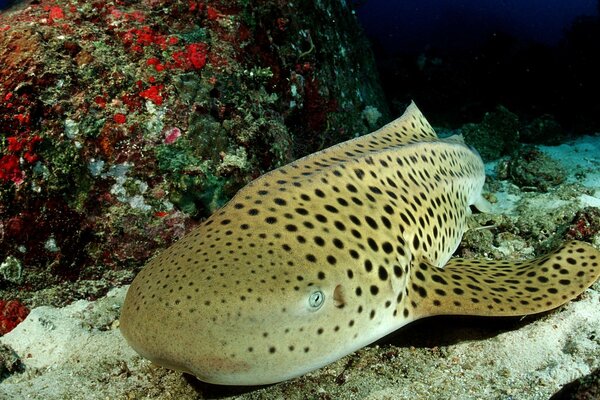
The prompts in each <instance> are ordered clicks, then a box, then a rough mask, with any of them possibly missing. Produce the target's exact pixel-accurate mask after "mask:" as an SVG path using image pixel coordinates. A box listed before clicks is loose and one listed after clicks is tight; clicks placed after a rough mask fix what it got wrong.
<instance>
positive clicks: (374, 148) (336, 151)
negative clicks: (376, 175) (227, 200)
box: [252, 102, 439, 185]
mask: <svg viewBox="0 0 600 400" xmlns="http://www.w3.org/2000/svg"><path fill="white" fill-rule="evenodd" d="M437 140H439V139H438V136H437V134H436V133H435V131H434V130H433V128H432V127H431V125H430V124H429V122H427V120H426V119H425V117H424V116H423V114H422V113H421V111H420V110H419V109H418V108H417V106H416V104H415V103H414V102H411V104H410V105H409V106H408V107H407V108H406V111H404V114H402V116H401V117H399V118H397V119H395V120H394V121H392V122H390V123H388V124H387V125H384V126H383V127H381V128H380V129H378V130H376V131H374V132H372V133H369V134H367V135H364V136H361V137H358V138H356V139H351V140H348V141H346V142H343V143H340V144H337V145H335V146H332V147H329V148H327V149H325V150H322V151H319V152H316V153H313V154H310V155H308V156H306V157H303V158H300V159H298V160H296V161H294V162H292V163H290V164H288V165H285V166H283V167H280V168H278V169H276V170H274V171H271V172H269V173H267V174H265V175H263V176H261V177H260V178H259V179H257V180H255V181H254V182H252V184H253V185H254V184H256V183H257V182H259V181H261V180H262V179H264V178H265V177H267V176H272V175H273V174H280V175H282V176H283V175H286V176H287V178H288V179H289V178H299V177H302V176H303V175H306V174H307V172H306V171H305V170H304V167H305V166H306V165H316V166H317V167H322V168H324V167H329V166H332V165H335V164H340V163H343V162H346V161H351V160H354V159H356V158H358V157H364V156H367V155H369V154H374V153H377V152H380V151H382V150H385V149H390V148H394V147H399V146H403V145H407V144H411V143H419V142H431V141H437ZM282 179H283V178H282Z"/></svg>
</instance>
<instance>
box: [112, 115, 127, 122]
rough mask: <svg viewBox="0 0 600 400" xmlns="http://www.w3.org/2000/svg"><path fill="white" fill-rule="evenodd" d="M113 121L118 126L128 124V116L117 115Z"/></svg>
mask: <svg viewBox="0 0 600 400" xmlns="http://www.w3.org/2000/svg"><path fill="white" fill-rule="evenodd" d="M113 121H115V122H116V123H117V124H124V123H125V122H127V116H126V115H125V114H122V113H116V114H115V115H114V116H113Z"/></svg>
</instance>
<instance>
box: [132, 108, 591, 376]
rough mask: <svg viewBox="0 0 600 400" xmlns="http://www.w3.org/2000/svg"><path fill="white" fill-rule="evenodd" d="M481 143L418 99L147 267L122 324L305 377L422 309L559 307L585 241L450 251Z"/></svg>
mask: <svg viewBox="0 0 600 400" xmlns="http://www.w3.org/2000/svg"><path fill="white" fill-rule="evenodd" d="M484 180H485V174H484V166H483V163H482V161H481V159H480V157H479V155H478V154H477V153H476V152H474V151H472V150H471V149H470V148H469V147H468V146H466V145H465V144H463V143H462V141H461V140H457V139H446V140H442V139H439V138H438V137H437V135H436V134H435V132H434V130H433V129H432V128H431V126H430V125H429V124H428V122H427V121H426V120H425V118H424V117H423V116H422V115H421V113H420V112H419V110H418V109H417V107H416V106H415V105H414V104H411V105H410V106H409V107H408V109H407V110H406V112H405V113H404V115H403V116H402V117H400V118H399V119H397V120H396V121H393V122H391V123H390V124H388V125H386V126H384V127H383V128H381V129H380V130H378V131H375V132H373V133H371V134H369V135H366V136H363V137H360V138H358V139H355V140H351V141H348V142H345V143H342V144H340V145H337V146H334V147H331V148H329V149H326V150H324V151H321V152H319V153H316V154H312V155H310V156H307V157H305V158H303V159H300V160H298V161H295V162H293V163H291V164H289V165H286V166H284V167H281V168H279V169H277V170H275V171H272V172H270V173H268V174H266V175H264V176H262V177H260V178H259V179H257V180H256V181H254V182H252V183H250V184H249V185H247V186H246V187H245V188H243V189H242V190H240V191H239V193H238V194H237V195H236V196H235V197H234V198H233V199H232V200H231V201H230V202H229V203H228V204H227V205H226V206H225V207H223V208H222V209H221V210H219V211H217V212H216V213H215V214H214V215H212V216H211V217H210V218H209V219H207V220H206V221H205V222H204V223H202V224H201V225H200V226H199V227H198V228H196V229H195V230H194V231H192V232H190V233H189V234H188V235H187V236H186V237H184V238H183V239H182V240H180V241H179V242H177V243H175V244H174V245H173V246H171V247H170V248H169V249H167V250H166V251H164V252H162V253H161V254H160V255H158V256H157V257H155V258H154V259H152V260H151V261H150V262H149V263H148V265H147V266H146V267H145V268H144V269H143V270H142V271H141V272H140V274H139V275H138V276H137V277H136V278H135V280H134V281H133V283H132V285H131V287H130V289H129V292H128V294H127V298H126V300H125V304H124V306H123V311H122V316H121V330H122V332H123V335H124V336H125V338H126V339H127V340H128V342H129V343H130V344H131V346H132V347H133V348H134V349H135V350H136V351H137V352H138V353H140V354H141V355H142V356H144V357H146V358H148V359H150V360H152V361H154V362H156V363H158V364H160V365H163V366H165V367H167V368H172V369H176V370H181V371H186V372H189V373H191V374H194V375H196V376H197V377H198V378H199V379H201V380H203V381H206V382H211V383H217V384H228V385H255V384H267V383H273V382H278V381H282V380H286V379H289V378H293V377H296V376H299V375H301V374H303V373H305V372H308V371H311V370H314V369H316V368H319V367H321V366H324V365H326V364H328V363H330V362H332V361H334V360H336V359H338V358H340V357H342V356H344V355H346V354H349V353H352V352H353V351H355V350H357V349H359V348H361V347H363V346H365V345H367V344H369V343H371V342H373V341H375V340H377V339H378V338H381V337H382V336H384V335H386V334H388V333H390V332H392V331H394V330H396V329H398V328H400V327H402V326H403V325H406V324H407V323H409V322H411V321H414V320H416V319H419V318H423V317H426V316H431V315H441V314H462V315H487V316H495V315H498V316H509V315H524V314H532V313H537V312H541V311H546V310H549V309H552V308H555V307H557V306H559V305H561V304H563V303H565V302H567V301H569V300H570V299H572V298H574V297H576V296H577V295H578V294H580V293H581V292H582V291H583V290H585V289H586V288H587V287H589V286H590V285H591V284H592V283H593V282H594V281H595V280H596V279H597V278H598V275H599V274H600V267H599V261H600V260H599V258H600V252H598V251H597V250H596V249H594V248H593V247H592V246H590V245H588V244H585V243H582V242H571V243H567V244H565V245H564V246H563V247H561V248H560V249H558V250H557V251H556V252H555V253H553V254H551V255H547V256H544V257H541V258H538V259H535V260H530V261H525V262H504V261H486V260H464V259H450V257H451V255H452V253H453V252H454V251H455V250H456V248H457V246H458V244H459V242H460V240H461V238H462V235H463V233H464V232H465V231H466V229H467V224H466V219H467V216H468V215H469V214H470V206H473V205H475V206H478V205H479V206H481V204H484V202H483V201H482V198H481V190H482V186H483V183H484Z"/></svg>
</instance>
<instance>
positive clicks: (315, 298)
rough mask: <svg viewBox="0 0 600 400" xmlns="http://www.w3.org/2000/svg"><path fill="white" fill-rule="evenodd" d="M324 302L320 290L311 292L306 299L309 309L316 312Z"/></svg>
mask: <svg viewBox="0 0 600 400" xmlns="http://www.w3.org/2000/svg"><path fill="white" fill-rule="evenodd" d="M324 302H325V294H324V293H323V292H322V291H320V290H316V291H314V292H312V293H311V294H310V296H309V297H308V306H309V307H310V310H311V311H317V310H318V309H319V308H321V306H322V305H323V303H324Z"/></svg>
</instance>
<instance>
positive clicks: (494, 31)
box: [353, 0, 600, 132]
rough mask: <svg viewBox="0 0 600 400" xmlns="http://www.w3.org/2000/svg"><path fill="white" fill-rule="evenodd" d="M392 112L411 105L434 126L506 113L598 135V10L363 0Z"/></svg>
mask: <svg viewBox="0 0 600 400" xmlns="http://www.w3.org/2000/svg"><path fill="white" fill-rule="evenodd" d="M353 4H354V6H355V9H356V11H357V14H358V17H359V20H360V22H361V23H362V25H363V28H364V30H365V33H366V34H367V36H368V37H369V38H370V40H371V42H372V44H373V48H374V50H375V58H376V62H377V65H378V69H379V73H380V76H381V80H382V83H383V87H384V90H385V91H386V96H387V97H388V100H389V102H390V104H391V107H392V112H393V113H395V114H398V113H400V112H401V111H402V110H403V109H404V107H405V106H406V105H407V104H408V102H409V101H410V100H414V101H416V102H417V104H419V105H420V106H421V108H422V109H424V110H425V111H426V113H427V115H428V116H430V118H431V119H432V120H433V121H434V123H439V124H447V125H460V124H462V123H465V122H475V121H479V120H480V119H481V118H482V117H483V115H484V114H485V113H486V112H488V111H491V110H493V109H495V108H496V107H497V106H499V105H502V106H504V107H507V108H508V109H509V110H510V111H513V112H514V113H516V114H517V115H518V116H519V117H520V118H522V119H523V120H528V119H533V118H536V117H539V116H541V115H544V114H547V115H550V116H551V118H554V119H556V120H557V121H558V122H559V123H560V124H562V125H563V127H565V128H566V129H567V130H569V131H579V132H593V131H598V130H600V120H599V119H598V117H597V116H598V115H600V100H599V99H600V96H599V93H600V74H599V73H598V71H600V18H599V16H598V10H599V9H600V0H402V1H400V0H398V1H390V0H357V1H356V2H354V3H353Z"/></svg>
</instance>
